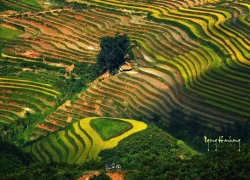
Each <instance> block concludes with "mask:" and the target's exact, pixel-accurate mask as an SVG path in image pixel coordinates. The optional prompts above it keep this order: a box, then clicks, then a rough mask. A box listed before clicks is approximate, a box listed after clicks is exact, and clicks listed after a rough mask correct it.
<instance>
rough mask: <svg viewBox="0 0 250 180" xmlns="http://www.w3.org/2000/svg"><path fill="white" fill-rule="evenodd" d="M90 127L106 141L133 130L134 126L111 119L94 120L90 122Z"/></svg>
mask: <svg viewBox="0 0 250 180" xmlns="http://www.w3.org/2000/svg"><path fill="white" fill-rule="evenodd" d="M90 125H91V127H92V128H94V129H95V130H96V132H97V133H98V134H99V135H100V136H101V138H102V139H103V140H104V141H106V140H109V139H111V138H114V137H117V136H119V135H121V134H123V133H124V132H126V131H128V130H130V129H131V128H132V125H131V124H130V123H128V122H125V121H117V120H113V119H109V118H97V119H93V120H92V121H90Z"/></svg>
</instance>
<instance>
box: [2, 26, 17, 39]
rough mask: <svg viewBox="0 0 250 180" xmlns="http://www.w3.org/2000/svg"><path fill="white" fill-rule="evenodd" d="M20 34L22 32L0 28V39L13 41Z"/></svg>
mask: <svg viewBox="0 0 250 180" xmlns="http://www.w3.org/2000/svg"><path fill="white" fill-rule="evenodd" d="M21 34H22V32H20V31H17V30H13V29H10V28H6V27H3V26H0V39H8V40H14V39H16V37H17V36H18V35H21Z"/></svg>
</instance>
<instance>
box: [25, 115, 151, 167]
mask: <svg viewBox="0 0 250 180" xmlns="http://www.w3.org/2000/svg"><path fill="white" fill-rule="evenodd" d="M92 120H97V121H98V118H94V117H92V118H85V119H82V120H80V121H78V122H75V123H73V124H72V125H70V126H69V127H68V128H67V129H65V130H61V131H58V132H56V133H53V134H51V135H49V136H47V137H44V138H42V139H40V140H38V141H36V142H34V143H32V145H30V146H27V147H26V148H25V150H26V151H27V152H31V154H32V156H33V157H34V158H35V159H37V160H39V161H41V162H50V161H62V162H68V163H77V164H80V163H84V162H85V161H87V160H90V159H96V160H98V159H99V158H100V157H99V156H98V154H99V152H100V151H102V150H105V149H111V148H114V147H115V146H117V144H118V143H119V142H120V141H121V140H122V139H124V138H126V137H128V136H130V135H132V134H133V133H136V132H139V131H142V130H144V129H146V128H147V125H146V124H145V123H143V122H139V121H135V120H129V119H112V120H113V121H118V122H117V123H119V122H120V121H121V122H127V123H129V124H131V125H132V128H131V129H129V130H127V131H125V132H123V133H122V134H121V135H118V136H115V137H113V138H111V139H109V140H106V141H104V140H103V139H102V138H101V136H100V135H99V134H98V133H97V132H96V131H95V130H94V129H93V128H92V127H91V125H90V122H91V121H92ZM103 128H104V130H105V128H109V127H108V126H104V127H103Z"/></svg>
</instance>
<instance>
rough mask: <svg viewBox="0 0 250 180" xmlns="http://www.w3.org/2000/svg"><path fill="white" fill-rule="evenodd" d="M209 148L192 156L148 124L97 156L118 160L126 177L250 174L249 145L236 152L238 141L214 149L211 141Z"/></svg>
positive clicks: (150, 179)
mask: <svg viewBox="0 0 250 180" xmlns="http://www.w3.org/2000/svg"><path fill="white" fill-rule="evenodd" d="M197 143H204V142H197ZM204 144H205V143H204ZM211 147H212V150H211V152H207V153H203V154H202V155H195V153H194V151H192V150H190V149H189V148H187V146H185V145H184V143H183V142H182V141H179V140H175V139H173V138H172V137H171V136H169V135H168V134H167V133H164V132H163V131H161V130H159V129H157V128H155V127H150V128H148V129H147V130H145V131H143V132H139V133H137V134H135V135H133V136H131V137H129V138H127V139H125V140H123V141H122V142H121V143H120V145H119V146H118V147H116V148H114V149H112V150H109V151H104V152H102V153H101V156H102V158H103V159H102V160H103V161H104V162H107V163H108V162H117V163H120V164H121V166H122V168H123V170H126V172H127V173H126V177H127V179H129V180H138V179H147V180H154V179H196V178H201V179H208V177H209V179H247V178H248V177H250V174H249V171H248V169H249V168H250V164H249V160H250V154H249V150H250V146H249V145H243V146H242V147H241V151H240V152H239V151H238V144H229V145H227V144H219V145H218V151H217V152H215V151H214V146H213V145H212V144H211ZM205 151H206V149H205V150H204V151H203V152H205Z"/></svg>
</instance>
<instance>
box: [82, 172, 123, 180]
mask: <svg viewBox="0 0 250 180" xmlns="http://www.w3.org/2000/svg"><path fill="white" fill-rule="evenodd" d="M98 174H100V172H99V171H89V172H87V173H86V174H84V175H82V176H81V177H80V178H79V179H78V180H89V178H90V177H92V176H94V175H98ZM106 175H108V176H109V177H110V178H111V179H112V180H123V177H124V173H123V172H108V173H106Z"/></svg>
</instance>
